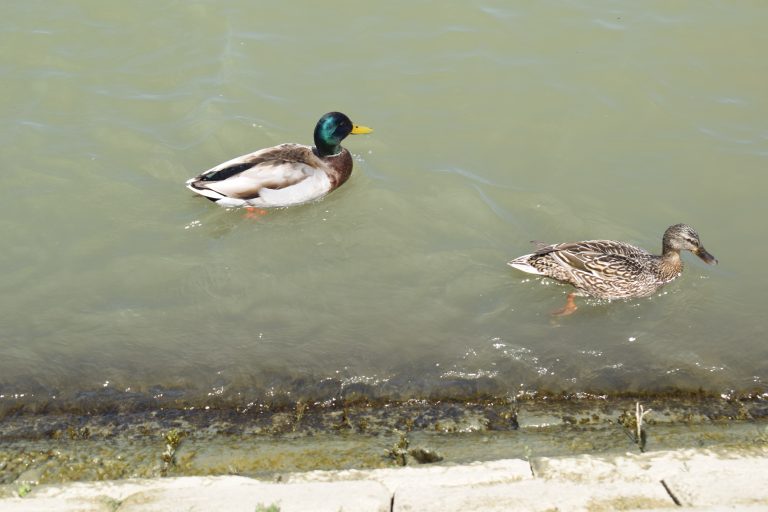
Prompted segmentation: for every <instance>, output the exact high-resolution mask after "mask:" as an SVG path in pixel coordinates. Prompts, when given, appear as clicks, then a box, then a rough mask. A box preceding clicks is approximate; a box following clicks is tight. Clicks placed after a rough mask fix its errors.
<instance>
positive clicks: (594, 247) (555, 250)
mask: <svg viewBox="0 0 768 512" xmlns="http://www.w3.org/2000/svg"><path fill="white" fill-rule="evenodd" d="M683 250H686V251H691V252H692V253H693V254H695V255H696V256H698V257H699V258H701V259H702V260H703V261H705V262H706V263H709V264H713V263H714V264H716V263H717V259H715V257H714V256H712V255H711V254H710V253H708V252H707V250H706V249H704V246H703V245H702V244H701V240H700V239H699V234H698V233H696V230H694V229H693V228H692V227H691V226H688V225H686V224H675V225H674V226H670V227H669V228H668V229H667V230H666V231H665V232H664V239H663V242H662V246H661V256H656V255H654V254H651V253H649V252H648V251H646V250H645V249H641V248H639V247H635V246H634V245H630V244H627V243H624V242H615V241H613V240H586V241H584V242H567V243H562V244H553V245H545V244H537V251H536V252H534V253H533V254H526V255H524V256H520V257H519V258H515V259H514V260H512V261H510V262H508V263H507V264H508V265H509V266H511V267H514V268H516V269H518V270H522V271H523V272H528V273H529V274H538V275H543V276H548V277H551V278H553V279H557V280H558V281H562V282H565V283H570V284H572V285H573V286H575V287H576V292H572V293H570V294H568V301H567V303H566V306H565V307H564V308H563V309H561V310H558V311H555V312H554V314H556V315H568V314H571V313H573V312H574V311H576V303H575V302H574V297H575V296H576V295H591V296H593V297H597V298H600V299H626V298H631V297H646V296H648V295H651V294H653V293H654V292H655V291H656V290H658V289H659V288H660V287H661V286H663V285H665V284H667V283H668V282H670V281H672V280H673V279H675V278H677V277H678V276H679V275H680V274H681V273H682V271H683V262H682V260H681V259H680V251H683Z"/></svg>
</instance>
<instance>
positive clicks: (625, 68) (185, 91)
mask: <svg viewBox="0 0 768 512" xmlns="http://www.w3.org/2000/svg"><path fill="white" fill-rule="evenodd" d="M767 22H768V5H766V4H765V3H763V2H735V3H734V2H725V1H723V2H707V3H704V2H694V1H684V2H674V3H669V2H662V1H656V2H652V1H648V2H632V3H629V2H626V3H606V2H597V1H580V2H576V1H574V2H535V3H529V4H525V3H520V4H517V5H512V6H510V5H509V3H507V2H488V1H471V2H456V3H455V4H451V5H450V6H448V5H446V4H443V3H435V2H405V1H400V0H395V1H391V2H385V3H370V2H359V1H357V2H352V1H344V2H340V3H334V4H333V5H328V4H322V3H318V2H308V1H305V2H300V3H289V2H283V3H278V2H245V1H241V0H232V1H226V2H208V1H189V2H177V1H170V0H159V1H158V0H153V1H151V2H149V1H136V2H130V3H104V2H95V1H92V0H79V1H78V0H70V1H67V2H42V1H30V2H11V3H8V4H7V5H6V6H5V8H4V15H3V19H2V21H0V73H2V77H3V94H2V95H1V96H0V165H1V166H2V179H1V181H0V183H2V187H1V188H0V194H2V200H0V238H2V240H3V245H2V247H3V250H2V251H1V252H0V265H2V268H3V272H2V274H0V401H3V400H4V401H5V402H6V403H8V402H13V403H17V402H19V401H21V402H24V401H26V400H31V399H34V398H38V399H46V400H47V399H49V398H51V397H54V396H55V397H56V399H57V400H63V399H68V398H72V397H77V396H80V395H78V393H79V392H81V391H87V392H92V391H101V392H105V393H108V396H109V397H112V398H113V399H116V400H121V399H123V398H124V397H126V396H132V397H135V396H154V397H157V398H158V399H164V398H167V397H182V398H185V397H187V398H195V399H198V398H202V399H203V400H207V399H208V397H217V398H221V397H225V398H230V399H232V400H234V401H235V402H238V401H240V402H243V403H251V402H260V401H269V400H271V399H274V398H275V397H288V398H291V399H294V398H295V399H299V398H302V397H306V398H309V399H316V400H324V399H329V398H332V397H338V396H342V395H345V394H348V393H352V394H358V395H361V396H374V397H381V396H384V397H387V396H394V397H405V398H408V397H426V396H431V397H440V396H471V395H473V394H476V393H490V394H495V395H515V394H516V393H519V392H525V391H536V390H544V389H546V390H550V391H552V390H554V391H560V390H565V391H596V392H606V393H614V392H644V391H654V390H663V389H686V390H687V389H698V388H702V389H704V390H705V391H708V392H711V393H717V394H719V393H723V394H730V393H733V392H736V393H744V392H752V391H757V392H759V393H765V392H766V391H768V386H767V385H766V381H768V374H766V370H767V369H768V348H766V347H767V345H766V342H765V340H766V317H765V306H764V302H763V297H764V292H765V284H766V283H765V281H766V280H765V270H764V265H765V258H764V256H763V254H764V252H765V251H766V248H768V238H766V237H765V225H764V221H765V219H766V218H768V206H767V203H766V201H765V199H764V197H763V196H764V190H765V188H766V185H768V178H766V169H768V121H766V120H767V119H768V99H766V94H765V91H766V90H768V61H766V59H765V55H766V51H768V32H766V30H765V27H766V23H767ZM330 110H341V111H343V112H345V113H347V114H348V115H349V116H350V117H351V118H352V120H353V121H355V122H356V123H361V124H365V125H368V126H371V127H373V128H374V129H375V131H374V133H372V134H371V135H366V136H358V137H350V138H349V139H347V140H346V141H345V143H344V144H345V146H346V147H347V148H348V149H350V151H351V152H352V153H353V155H354V158H355V170H354V172H353V175H352V178H351V179H350V181H349V182H348V183H347V184H345V185H344V186H343V187H342V188H340V189H339V190H337V191H336V192H334V193H333V194H332V195H330V196H329V197H327V198H326V199H324V200H322V201H320V202H317V203H313V204H308V205H304V206H300V207H295V208H290V209H284V210H273V211H270V212H269V213H267V214H266V215H264V216H260V217H258V218H248V217H247V216H246V215H245V214H244V212H243V211H240V210H225V209H222V208H219V207H217V206H216V205H214V204H212V203H210V202H208V201H205V200H204V199H201V198H199V197H196V196H195V195H194V194H192V193H191V192H189V191H188V190H186V189H185V188H184V181H185V180H186V179H187V178H189V177H191V176H194V175H195V174H197V173H199V172H200V171H202V170H205V169H208V168H209V167H212V166H213V165H215V164H218V163H220V162H222V161H225V160H227V159H229V158H231V157H234V156H237V155H240V154H243V153H247V152H249V151H253V150H256V149H259V148H262V147H267V146H271V145H274V144H278V143H282V142H301V143H311V136H312V129H313V127H314V124H315V122H316V121H317V119H318V118H319V117H320V115H322V114H323V113H325V112H327V111H330ZM678 222H686V223H689V224H691V225H693V226H694V227H695V228H696V229H697V230H698V231H699V233H700V234H701V237H702V240H703V242H704V244H705V246H706V247H707V249H708V250H709V251H710V252H711V253H712V254H714V255H715V256H716V257H717V258H718V259H719V260H720V265H719V266H717V267H708V266H706V265H704V264H703V263H702V262H701V261H699V260H697V259H696V258H695V257H693V256H691V255H690V254H688V255H686V256H685V257H684V260H685V262H686V264H687V266H686V270H685V272H684V274H683V276H682V278H681V279H679V280H677V281H676V282H674V283H673V284H671V285H669V286H667V287H666V288H665V289H664V291H663V292H662V293H661V294H659V295H658V296H655V297H652V298H649V299H641V300H635V301H629V302H618V303H612V304H598V303H594V302H584V301H581V302H580V304H581V307H580V309H579V310H578V311H577V313H576V314H574V315H573V316H571V317H567V318H563V319H557V320H553V319H552V318H551V316H550V312H551V311H552V310H554V309H557V308H558V307H561V306H562V305H563V303H564V299H565V294H566V293H567V292H568V291H569V288H567V287H565V286H560V285H557V284H555V283H552V282H547V281H542V280H539V279H536V278H530V277H531V276H527V275H525V274H521V273H519V272H516V271H514V270H512V269H510V268H509V267H507V266H506V265H505V262H506V261H507V260H509V259H511V258H512V257H514V256H518V255H520V254H525V253H526V252H529V249H530V244H529V241H530V240H542V241H548V242H556V241H569V240H580V239H593V238H613V239H619V240H626V241H629V242H632V243H636V244H638V245H640V246H642V247H645V248H647V249H649V250H654V251H658V250H659V249H660V245H661V234H662V233H663V231H664V230H665V229H666V228H667V227H668V226H669V225H671V224H675V223H678Z"/></svg>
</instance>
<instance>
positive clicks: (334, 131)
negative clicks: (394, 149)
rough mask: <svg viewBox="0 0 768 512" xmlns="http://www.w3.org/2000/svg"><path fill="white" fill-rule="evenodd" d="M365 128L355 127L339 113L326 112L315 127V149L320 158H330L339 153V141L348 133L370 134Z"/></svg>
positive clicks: (368, 129) (369, 130)
mask: <svg viewBox="0 0 768 512" xmlns="http://www.w3.org/2000/svg"><path fill="white" fill-rule="evenodd" d="M372 131H373V130H371V129H370V128H367V127H365V126H356V125H354V124H352V121H350V119H349V118H348V117H347V116H345V115H344V114H342V113H341V112H328V113H327V114H325V115H324V116H323V117H321V118H320V120H319V121H318V122H317V126H315V147H317V151H318V153H319V154H320V156H330V155H335V154H338V153H339V152H341V141H342V140H344V139H345V138H346V137H347V135H349V134H350V133H352V134H358V133H371V132H372Z"/></svg>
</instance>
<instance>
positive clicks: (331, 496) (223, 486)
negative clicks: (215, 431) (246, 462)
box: [117, 477, 391, 512]
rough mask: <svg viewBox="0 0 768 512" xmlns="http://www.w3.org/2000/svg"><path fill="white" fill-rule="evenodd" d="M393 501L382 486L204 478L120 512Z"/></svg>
mask: <svg viewBox="0 0 768 512" xmlns="http://www.w3.org/2000/svg"><path fill="white" fill-rule="evenodd" d="M179 480H182V479H179ZM183 480H187V479H183ZM390 503H391V494H390V492H389V491H388V490H387V489H386V488H385V487H384V486H383V485H381V484H380V483H378V482H367V481H352V482H338V483H336V482H328V483H303V484H281V483H278V484H273V483H263V482H258V481H256V480H250V479H247V478H237V477H235V478H233V477H222V478H205V479H200V481H199V482H197V483H196V485H190V482H189V481H181V482H179V485H176V486H164V487H162V488H159V489H153V490H149V491H144V492H139V493H136V494H132V495H131V496H129V497H128V498H127V499H126V500H125V501H124V502H122V503H121V505H120V506H119V507H118V508H117V512H167V511H169V510H184V511H188V512H195V511H200V512H205V511H217V510H221V511H227V512H254V510H259V509H258V508H257V507H259V506H261V508H263V509H268V507H269V506H271V505H275V506H277V507H279V510H280V512H303V511H309V510H313V511H318V512H339V511H346V512H354V511H361V512H388V511H389V510H390Z"/></svg>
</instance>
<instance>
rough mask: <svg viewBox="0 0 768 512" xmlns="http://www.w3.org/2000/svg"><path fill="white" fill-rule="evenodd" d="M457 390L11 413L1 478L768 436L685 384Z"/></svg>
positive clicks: (292, 465) (452, 456)
mask: <svg viewBox="0 0 768 512" xmlns="http://www.w3.org/2000/svg"><path fill="white" fill-rule="evenodd" d="M637 404H638V400H637V399H636V398H607V397H591V398H581V399H577V398H575V397H570V398H566V397H560V398H558V399H555V398H554V397H548V398H536V399H533V398H529V399H522V400H501V401H476V402H463V403H462V402H448V401H427V400H418V401H417V400H412V401H408V402H401V403H394V402H391V403H386V404H375V405H374V404H370V403H364V402H362V401H361V402H356V403H353V402H349V403H346V404H343V403H339V404H335V405H333V406H319V405H316V404H307V403H303V402H299V403H296V404H294V406H293V407H292V408H283V409H271V410H268V409H259V408H252V409H248V410H242V411H238V410H235V409H231V408H221V409H219V408H208V409H186V410H182V409H173V408H157V409H155V410H147V411H144V412H120V411H118V410H113V411H106V410H100V411H91V412H87V411H82V412H80V413H77V414H74V413H55V414H29V413H23V412H19V413H17V414H7V415H6V417H5V419H4V421H3V422H2V424H0V484H3V485H4V486H5V491H6V493H7V492H14V491H15V486H18V485H22V484H23V485H37V484H41V483H55V482H66V481H77V480H110V479H121V478H136V477H159V476H181V475H217V474H239V475H246V476H259V477H263V478H275V479H277V480H279V479H280V476H279V475H280V474H281V473H283V472H291V471H306V470H315V469H349V468H356V469H363V468H377V467H390V466H400V465H418V464H421V463H430V462H434V463H440V464H446V463H447V464H459V463H468V462H472V461H478V460H494V459H500V458H529V457H531V456H555V455H557V456H559V455H573V454H584V453H590V454H594V453H610V452H627V451H629V452H637V453H639V452H640V451H641V450H645V451H654V450H661V449H669V448H682V447H713V448H715V447H720V448H726V449H727V448H728V447H729V446H731V447H733V446H739V447H754V446H766V445H768V403H766V401H765V400H761V399H745V400H725V399H721V398H714V397H703V396H694V395H691V396H688V397H683V396H677V397H669V396H668V397H661V396H657V397H655V398H650V397H645V398H644V399H643V400H642V405H643V407H644V410H646V411H647V410H649V409H650V410H651V411H652V412H651V413H650V414H647V415H646V416H645V417H644V419H643V421H642V427H643V436H642V437H643V440H642V443H640V442H639V441H638V438H637V436H636V431H637V422H636V407H637Z"/></svg>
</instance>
